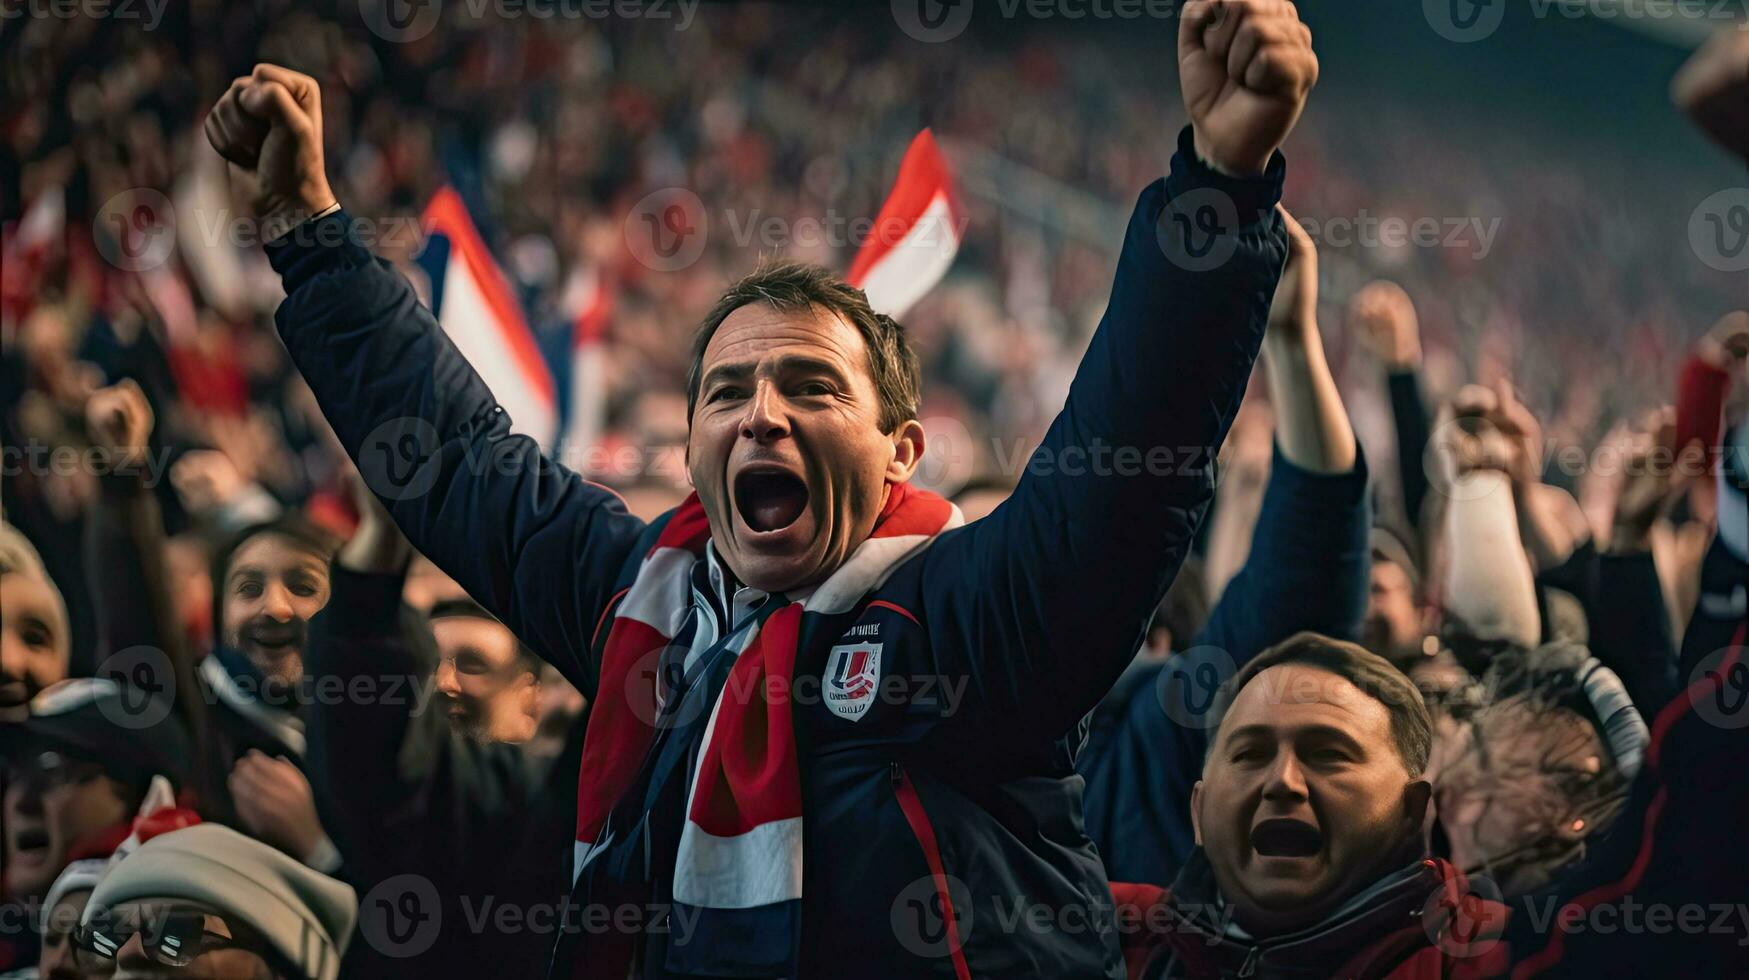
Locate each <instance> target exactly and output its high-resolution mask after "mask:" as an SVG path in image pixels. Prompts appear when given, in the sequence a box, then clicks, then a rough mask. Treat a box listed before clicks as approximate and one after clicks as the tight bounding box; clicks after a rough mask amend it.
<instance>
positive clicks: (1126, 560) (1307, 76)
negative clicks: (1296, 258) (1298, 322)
mask: <svg viewBox="0 0 1749 980" xmlns="http://www.w3.org/2000/svg"><path fill="white" fill-rule="evenodd" d="M1178 60H1179V73H1180V76H1181V79H1182V87H1183V91H1184V99H1185V105H1186V108H1187V109H1188V110H1189V115H1190V118H1191V122H1192V126H1191V127H1190V128H1189V129H1187V130H1186V132H1185V133H1184V135H1182V136H1181V137H1180V140H1179V149H1178V154H1177V155H1176V156H1175V157H1174V159H1173V162H1172V171H1171V173H1170V174H1169V175H1168V176H1167V178H1166V179H1165V180H1163V181H1158V182H1156V183H1155V184H1153V185H1152V186H1150V187H1149V188H1148V189H1147V190H1145V191H1144V192H1143V193H1142V197H1141V201H1140V203H1139V204H1138V205H1137V207H1136V211H1135V214H1134V216H1133V217H1132V218H1131V220H1130V226H1129V231H1128V234H1127V236H1126V238H1125V241H1124V245H1123V251H1122V253H1121V255H1120V257H1119V259H1118V268H1117V277H1116V281H1115V283H1114V284H1113V286H1112V292H1111V302H1110V305H1109V306H1108V307H1107V309H1106V313H1105V317H1104V319H1103V320H1102V321H1101V323H1100V325H1099V329H1098V330H1097V331H1096V332H1095V334H1094V336H1093V340H1092V342H1091V344H1090V346H1089V347H1088V350H1087V354H1086V356H1085V357H1084V358H1083V359H1082V362H1081V366H1080V369H1079V371H1078V372H1077V374H1076V377H1075V381H1074V384H1073V385H1072V386H1071V389H1070V392H1069V397H1068V402H1067V404H1066V405H1065V406H1064V408H1063V411H1062V413H1061V414H1059V415H1058V416H1057V419H1056V421H1055V422H1053V423H1052V425H1051V428H1050V431H1049V432H1048V433H1047V434H1046V436H1045V439H1044V442H1043V444H1042V445H1041V446H1040V447H1039V449H1038V451H1037V452H1036V453H1035V454H1034V455H1033V457H1032V459H1031V461H1030V462H1029V464H1028V467H1027V472H1026V473H1025V474H1024V475H1023V477H1022V479H1021V481H1020V483H1019V485H1018V486H1017V487H1016V489H1015V492H1014V495H1013V496H1012V497H1011V498H1010V499H1009V500H1008V501H1007V502H1005V503H1004V504H1003V505H1002V506H1001V507H999V508H997V510H996V511H995V512H994V513H992V514H991V516H990V517H988V518H986V519H985V520H983V521H980V522H978V523H976V524H973V525H971V526H970V527H968V528H967V529H966V530H965V531H964V532H963V533H960V534H955V535H953V536H952V537H951V538H944V540H942V541H941V542H939V543H938V544H937V545H936V546H934V547H933V548H931V549H930V551H929V552H927V553H926V554H925V556H924V558H923V561H925V562H927V563H929V564H928V565H926V571H925V574H926V576H928V578H927V579H926V588H925V595H926V598H925V602H926V604H927V605H928V616H927V622H929V623H930V629H931V633H932V636H933V639H934V647H935V650H936V653H937V656H938V657H939V658H940V664H939V667H940V669H941V670H942V671H943V672H944V673H947V674H950V675H953V674H964V675H966V676H968V677H969V678H970V684H969V688H968V689H969V691H970V700H969V702H968V704H971V705H976V706H978V707H981V708H985V709H988V714H987V715H985V714H982V713H980V717H983V718H1007V719H1012V724H1014V725H1016V726H1022V727H1024V729H1025V730H1027V731H1030V732H1032V733H1034V734H1035V735H1045V737H1047V738H1049V737H1055V735H1058V734H1061V733H1062V732H1063V731H1065V730H1067V728H1068V727H1069V726H1071V725H1073V724H1074V723H1075V721H1076V720H1078V719H1079V718H1080V717H1081V716H1082V715H1083V714H1085V713H1086V712H1087V711H1088V710H1089V709H1091V708H1092V707H1093V705H1094V704H1095V703H1096V702H1097V701H1098V700H1099V698H1100V696H1101V695H1102V694H1103V693H1104V692H1105V690H1106V689H1107V688H1109V687H1110V686H1111V684H1112V682H1113V681H1114V680H1115V679H1116V678H1117V676H1118V675H1119V674H1120V673H1121V672H1122V670H1123V668H1124V666H1125V664H1127V663H1128V662H1129V659H1130V656H1131V654H1132V653H1133V652H1134V651H1135V649H1136V646H1137V644H1138V642H1139V641H1140V638H1141V635H1142V631H1143V629H1144V628H1145V626H1146V624H1147V621H1148V617H1149V615H1150V614H1151V613H1152V611H1153V609H1154V606H1155V604H1156V603H1157V602H1158V600H1159V598H1160V596H1161V595H1162V594H1163V593H1164V592H1165V590H1166V588H1167V586H1168V585H1169V584H1170V583H1171V581H1172V578H1173V577H1174V576H1175V575H1176V574H1177V571H1178V567H1179V565H1180V564H1181V563H1182V562H1183V560H1184V556H1185V554H1186V553H1187V552H1188V550H1189V548H1190V545H1191V539H1192V538H1193V536H1194V534H1195V531H1196V528H1197V525H1198V523H1199V522H1200V521H1201V519H1202V517H1203V514H1204V513H1205V511H1206V508H1207V505H1208V502H1209V499H1210V497H1211V496H1212V493H1213V488H1214V472H1213V466H1212V463H1213V460H1214V458H1215V455H1216V453H1217V452H1218V450H1219V448H1220V445H1221V442H1222V440H1224V439H1225V438H1226V434H1227V429H1228V427H1229V425H1230V424H1231V422H1232V419H1233V416H1234V414H1235V413H1236V412H1237V410H1238V407H1239V401H1240V399H1241V397H1242V396H1243V394H1244V391H1245V387H1246V382H1247V380H1248V378H1249V377H1250V373H1251V366H1252V363H1253V362H1254V361H1255V360H1256V357H1257V351H1258V347H1259V345H1260V343H1261V342H1262V339H1263V333H1264V325H1265V323H1266V321H1267V318H1268V313H1269V307H1270V301H1271V298H1272V296H1273V295H1274V292H1275V288H1276V284H1277V282H1278V280H1279V278H1280V276H1281V271H1282V267H1283V264H1284V263H1285V261H1286V259H1287V251H1288V244H1287V234H1286V231H1285V229H1284V228H1283V224H1282V220H1281V218H1280V216H1279V215H1278V213H1277V211H1276V204H1277V202H1278V200H1279V199H1280V196H1281V182H1282V175H1283V173H1284V172H1285V164H1284V163H1283V161H1282V159H1281V158H1280V157H1279V156H1278V155H1277V154H1276V149H1277V147H1278V146H1279V145H1280V144H1281V142H1282V140H1284V139H1285V138H1286V137H1287V134H1288V132H1289V131H1290V130H1291V129H1292V127H1293V125H1294V122H1295V121H1296V120H1297V119H1298V118H1299V114H1300V111H1301V109H1302V108H1303V106H1304V104H1305V99H1306V95H1307V93H1308V92H1309V91H1310V89H1311V87H1312V85H1313V84H1314V83H1315V82H1316V80H1317V74H1318V62H1317V58H1316V56H1315V55H1314V54H1313V53H1312V47H1311V33H1310V31H1309V30H1308V29H1307V28H1306V27H1305V26H1304V25H1303V24H1301V23H1300V21H1299V17H1298V15H1297V13H1296V11H1295V9H1294V6H1293V4H1291V3H1288V2H1286V0H1215V2H1210V0H1193V2H1191V3H1189V4H1187V5H1186V6H1185V8H1184V11H1183V14H1182V21H1181V25H1180V31H1179V59H1178Z"/></svg>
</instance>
